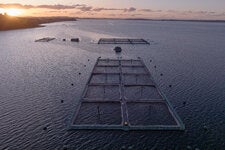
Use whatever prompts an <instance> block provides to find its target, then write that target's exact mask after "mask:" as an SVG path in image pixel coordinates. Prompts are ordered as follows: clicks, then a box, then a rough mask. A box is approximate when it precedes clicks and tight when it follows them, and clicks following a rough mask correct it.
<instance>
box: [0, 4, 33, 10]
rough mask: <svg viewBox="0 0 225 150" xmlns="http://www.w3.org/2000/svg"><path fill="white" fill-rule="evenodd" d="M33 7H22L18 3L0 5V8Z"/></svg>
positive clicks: (23, 7)
mask: <svg viewBox="0 0 225 150" xmlns="http://www.w3.org/2000/svg"><path fill="white" fill-rule="evenodd" d="M34 7H35V6H33V5H22V4H19V3H12V4H0V8H20V9H30V8H34Z"/></svg>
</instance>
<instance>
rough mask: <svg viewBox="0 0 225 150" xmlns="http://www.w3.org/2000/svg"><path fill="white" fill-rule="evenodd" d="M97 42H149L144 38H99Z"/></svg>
mask: <svg viewBox="0 0 225 150" xmlns="http://www.w3.org/2000/svg"><path fill="white" fill-rule="evenodd" d="M98 44H148V45H149V44H150V43H149V42H147V41H146V40H144V39H126V38H101V39H99V41H98Z"/></svg>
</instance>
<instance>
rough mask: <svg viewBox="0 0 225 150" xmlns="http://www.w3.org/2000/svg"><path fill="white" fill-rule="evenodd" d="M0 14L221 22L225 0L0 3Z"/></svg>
mask: <svg viewBox="0 0 225 150" xmlns="http://www.w3.org/2000/svg"><path fill="white" fill-rule="evenodd" d="M10 9H11V10H10ZM12 9H13V10H12ZM15 9H16V10H15ZM18 9H19V10H18ZM9 10H10V11H11V12H10V11H9ZM4 12H8V13H10V14H12V15H13V14H14V15H18V16H19V15H20V16H70V17H80V18H82V17H85V18H86V17H88V18H146V19H210V20H225V0H7V1H6V0H0V13H4Z"/></svg>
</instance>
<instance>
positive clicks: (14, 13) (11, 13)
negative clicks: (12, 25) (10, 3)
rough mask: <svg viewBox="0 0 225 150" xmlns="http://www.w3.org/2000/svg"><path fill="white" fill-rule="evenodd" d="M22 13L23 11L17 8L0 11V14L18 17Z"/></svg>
mask: <svg viewBox="0 0 225 150" xmlns="http://www.w3.org/2000/svg"><path fill="white" fill-rule="evenodd" d="M23 12H24V11H23V10H22V9H17V8H9V9H4V8H3V9H0V13H1V14H4V13H6V14H7V15H9V16H20V15H22V14H23Z"/></svg>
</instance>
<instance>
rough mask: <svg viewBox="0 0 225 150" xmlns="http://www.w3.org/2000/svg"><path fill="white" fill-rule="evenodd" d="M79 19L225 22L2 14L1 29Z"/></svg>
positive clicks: (0, 19) (23, 27) (30, 26)
mask: <svg viewBox="0 0 225 150" xmlns="http://www.w3.org/2000/svg"><path fill="white" fill-rule="evenodd" d="M77 19H80V20H82V19H96V20H104V19H105V20H134V21H136V20H140V21H167V22H206V23H225V20H185V19H145V18H73V17H11V16H7V15H1V14H0V22H1V23H0V31H7V30H16V29H27V28H37V27H44V26H43V25H42V24H45V23H53V22H62V21H77Z"/></svg>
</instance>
